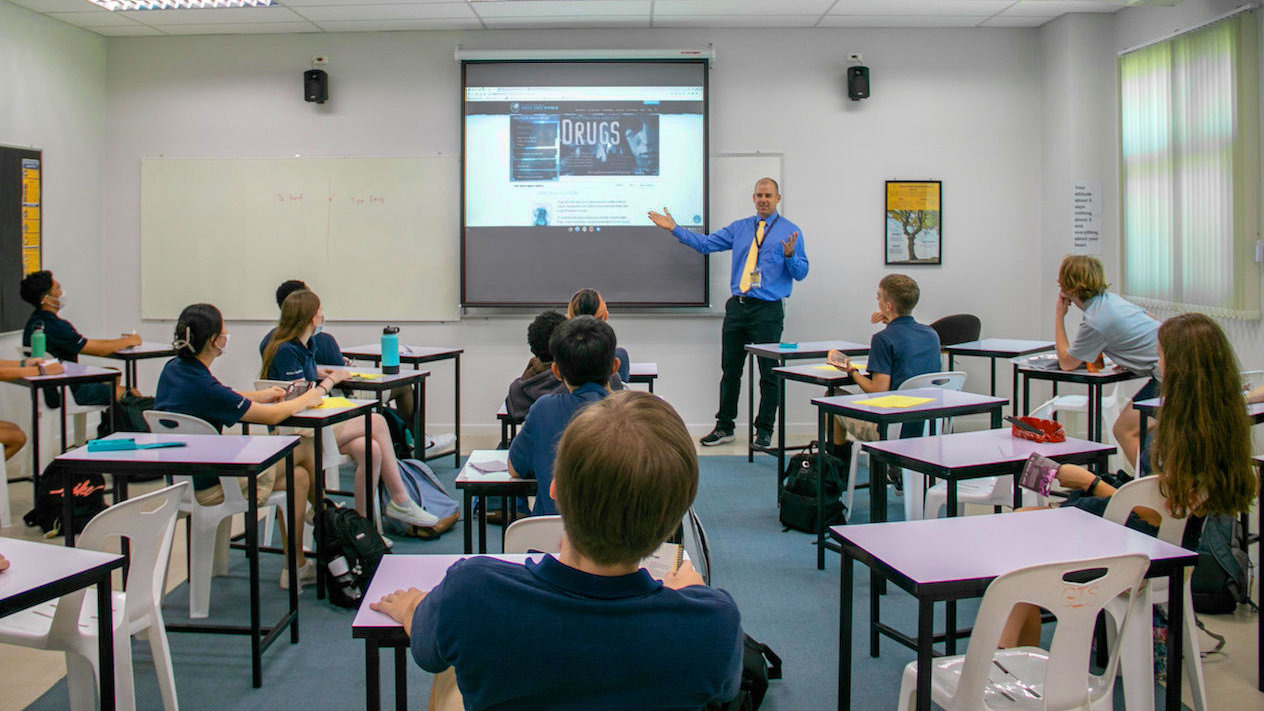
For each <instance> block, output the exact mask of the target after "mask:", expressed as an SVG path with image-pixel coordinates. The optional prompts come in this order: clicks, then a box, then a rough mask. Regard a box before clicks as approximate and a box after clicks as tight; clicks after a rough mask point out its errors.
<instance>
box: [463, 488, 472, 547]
mask: <svg viewBox="0 0 1264 711" xmlns="http://www.w3.org/2000/svg"><path fill="white" fill-rule="evenodd" d="M462 493H463V496H462V497H461V519H462V521H461V528H462V532H463V533H464V534H465V554H466V555H469V554H471V553H473V552H474V540H473V539H474V522H473V521H472V520H471V519H470V512H471V510H472V509H473V507H474V506H473V501H474V497H473V496H471V495H470V490H469V489H466V490H465V491H464V492H462Z"/></svg>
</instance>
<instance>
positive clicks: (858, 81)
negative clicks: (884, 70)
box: [847, 65, 869, 101]
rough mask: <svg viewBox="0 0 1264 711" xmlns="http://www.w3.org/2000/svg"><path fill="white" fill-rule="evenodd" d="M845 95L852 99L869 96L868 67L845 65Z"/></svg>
mask: <svg viewBox="0 0 1264 711" xmlns="http://www.w3.org/2000/svg"><path fill="white" fill-rule="evenodd" d="M847 97H848V98H850V99H851V100H853V101H859V100H861V99H868V98H869V67H866V66H863V65H860V66H854V67H847Z"/></svg>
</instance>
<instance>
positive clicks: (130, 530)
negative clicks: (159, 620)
mask: <svg viewBox="0 0 1264 711" xmlns="http://www.w3.org/2000/svg"><path fill="white" fill-rule="evenodd" d="M189 488H190V485H189V484H188V483H187V482H180V483H179V484H175V485H174V486H168V487H167V488H165V489H159V490H158V491H152V492H150V493H148V494H144V495H143V496H137V497H136V498H133V499H128V500H127V501H123V502H121V503H118V504H115V505H113V506H111V507H110V508H108V509H106V510H104V511H102V512H101V513H99V514H97V515H96V516H94V517H93V518H92V520H91V521H89V522H88V525H86V526H84V528H83V533H82V534H80V536H79V538H78V540H77V541H76V545H77V546H78V547H79V548H87V549H91V550H97V551H104V550H105V547H106V544H107V543H109V542H110V541H111V540H113V539H115V538H119V539H126V540H127V541H128V544H129V545H130V550H129V552H128V559H127V560H128V566H129V567H128V572H127V580H126V581H124V583H123V590H124V591H125V592H126V593H127V619H129V620H135V619H139V618H140V617H141V616H142V615H144V613H145V612H146V611H149V610H152V609H154V607H155V606H156V605H157V603H158V601H160V600H162V592H163V591H162V587H163V582H164V581H165V580H166V579H167V559H168V558H170V557H171V540H172V537H173V534H174V533H175V530H176V514H178V513H179V511H180V501H181V499H182V498H183V497H184V496H186V495H187V494H188V491H187V490H188V489H189Z"/></svg>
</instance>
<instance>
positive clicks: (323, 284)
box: [140, 156, 460, 322]
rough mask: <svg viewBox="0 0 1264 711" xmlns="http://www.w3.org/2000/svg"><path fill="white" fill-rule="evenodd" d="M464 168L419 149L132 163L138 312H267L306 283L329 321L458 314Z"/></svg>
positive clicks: (161, 315) (233, 315)
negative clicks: (137, 188)
mask: <svg viewBox="0 0 1264 711" xmlns="http://www.w3.org/2000/svg"><path fill="white" fill-rule="evenodd" d="M459 187H460V171H459V164H458V162H457V158H456V157H455V156H435V157H422V158H260V159H254V158H245V159H149V160H143V161H141V211H140V212H141V316H142V317H143V318H148V319H174V318H176V317H177V316H179V313H180V311H181V309H183V308H184V307H185V306H187V305H189V304H194V303H199V302H207V303H211V304H215V305H216V306H218V307H219V309H220V310H221V311H222V312H223V313H224V316H225V317H226V318H229V319H259V320H269V321H272V320H275V319H276V317H277V308H276V300H275V297H274V292H275V290H276V287H277V285H279V284H280V283H281V282H283V281H285V280H286V279H301V280H303V281H305V282H307V284H308V286H310V287H311V288H312V289H313V290H314V291H315V292H316V293H318V294H319V295H320V297H321V302H322V305H323V306H324V310H325V312H326V314H327V315H328V317H329V318H331V319H335V320H339V321H379V322H385V321H451V320H456V319H458V318H459V316H460V313H459V304H458V302H459V299H460V290H459V284H458V274H459V271H460V270H459V268H458V267H459V259H460V248H459V232H458V230H459V226H458V210H459V205H460V194H459Z"/></svg>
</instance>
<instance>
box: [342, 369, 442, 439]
mask: <svg viewBox="0 0 1264 711" xmlns="http://www.w3.org/2000/svg"><path fill="white" fill-rule="evenodd" d="M349 370H350V372H351V374H352V377H350V378H347V379H346V380H344V381H342V382H341V383H339V384H338V386H337V387H339V388H348V389H350V390H357V391H364V392H371V393H373V394H374V396H375V397H376V398H378V400H379V401H381V400H383V399H385V396H384V395H383V393H389V392H390V391H392V390H394V389H395V388H402V387H410V388H412V389H413V402H415V403H417V406H416V407H414V408H413V457H414V458H416V459H423V460H424V459H425V458H426V408H425V407H424V403H425V402H426V378H428V377H430V371H428V370H417V369H413V370H401V371H399V372H398V373H395V374H387V373H383V372H382V369H381V368H350V369H349ZM357 374H360V375H369V376H381V377H369V378H358V377H354V376H356V375H357Z"/></svg>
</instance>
